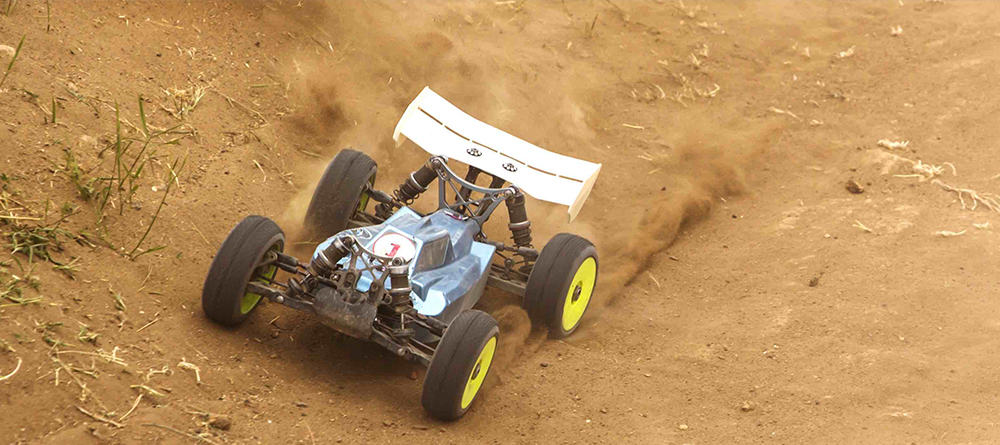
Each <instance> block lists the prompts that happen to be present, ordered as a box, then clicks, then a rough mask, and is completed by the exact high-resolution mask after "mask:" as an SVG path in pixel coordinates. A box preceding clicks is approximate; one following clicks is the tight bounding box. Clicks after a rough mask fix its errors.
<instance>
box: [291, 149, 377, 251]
mask: <svg viewBox="0 0 1000 445" xmlns="http://www.w3.org/2000/svg"><path fill="white" fill-rule="evenodd" d="M377 169H378V167H377V166H376V165H375V161H374V160H372V158H370V157H368V155H366V154H364V153H362V152H360V151H357V150H351V149H345V150H341V151H340V153H337V156H335V157H334V158H333V160H332V161H330V164H329V165H328V166H327V167H326V171H325V172H323V177H322V178H320V180H319V183H318V184H316V190H315V191H313V196H312V200H311V201H310V202H309V208H308V209H307V210H306V217H305V221H304V223H305V228H306V231H307V233H308V234H309V235H310V237H311V238H313V237H317V238H319V239H324V238H326V237H328V236H331V235H333V234H335V233H337V232H340V231H341V230H344V229H346V228H347V226H348V224H350V221H351V218H353V217H354V216H355V215H356V214H358V213H360V212H364V211H365V207H367V206H368V201H369V200H370V199H369V196H368V193H367V189H368V188H369V187H373V186H374V185H375V173H376V170H377Z"/></svg>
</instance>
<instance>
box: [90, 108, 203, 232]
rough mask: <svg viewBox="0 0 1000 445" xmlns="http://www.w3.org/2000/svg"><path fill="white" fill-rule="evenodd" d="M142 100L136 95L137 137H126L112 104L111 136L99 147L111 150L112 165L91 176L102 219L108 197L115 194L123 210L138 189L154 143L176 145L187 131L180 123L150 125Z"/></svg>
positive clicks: (119, 113)
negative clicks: (95, 175) (106, 143)
mask: <svg viewBox="0 0 1000 445" xmlns="http://www.w3.org/2000/svg"><path fill="white" fill-rule="evenodd" d="M143 103H144V100H143V99H142V96H139V122H140V124H141V125H142V127H141V128H137V130H138V131H139V132H140V133H141V137H138V138H130V137H128V136H125V135H124V134H123V133H122V122H123V119H122V117H121V111H120V109H119V107H118V105H117V104H116V105H115V139H114V141H113V142H111V144H109V145H108V146H107V147H105V149H104V150H102V151H101V154H103V153H104V152H106V151H108V150H110V151H111V152H112V155H113V156H114V160H113V165H112V166H111V169H110V171H108V172H107V173H106V174H105V175H103V176H99V177H98V178H96V180H94V187H95V189H96V190H95V191H96V195H95V196H96V199H97V203H98V211H99V213H100V215H101V218H102V219H103V217H104V210H105V208H106V207H107V205H108V202H109V201H110V200H111V198H112V197H115V198H116V199H115V201H117V203H118V214H119V215H122V214H124V212H125V207H126V206H127V205H129V204H131V203H132V198H133V197H134V196H135V192H136V191H137V190H138V189H139V179H140V177H141V176H142V172H143V170H144V169H145V167H146V165H147V163H148V162H149V161H150V160H152V159H154V157H155V154H156V147H158V146H162V145H176V144H178V143H179V141H180V139H181V138H183V137H185V136H187V135H190V134H191V132H187V131H184V130H182V129H181V128H182V127H183V124H178V125H175V126H173V127H169V128H154V127H152V126H151V125H149V123H148V122H147V119H146V110H145V106H144V105H143ZM133 147H138V151H137V152H135V154H132V149H133ZM129 158H131V160H130V159H129Z"/></svg>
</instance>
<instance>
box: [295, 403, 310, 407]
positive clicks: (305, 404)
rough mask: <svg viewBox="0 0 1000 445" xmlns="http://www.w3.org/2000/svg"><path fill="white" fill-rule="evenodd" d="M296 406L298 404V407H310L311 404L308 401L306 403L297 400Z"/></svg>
mask: <svg viewBox="0 0 1000 445" xmlns="http://www.w3.org/2000/svg"><path fill="white" fill-rule="evenodd" d="M295 406H297V407H299V408H308V407H309V404H308V403H306V402H302V401H297V402H295Z"/></svg>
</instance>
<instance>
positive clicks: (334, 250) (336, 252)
mask: <svg viewBox="0 0 1000 445" xmlns="http://www.w3.org/2000/svg"><path fill="white" fill-rule="evenodd" d="M352 244H354V238H350V237H344V238H336V239H334V240H333V242H332V243H330V245H329V246H328V247H327V248H326V249H323V250H322V251H320V253H319V254H318V255H316V258H313V260H312V269H313V271H314V272H316V274H317V275H320V276H324V277H329V276H330V274H331V273H333V269H334V268H335V267H336V266H337V263H338V262H340V260H341V259H343V258H344V257H345V256H347V255H348V254H349V253H351V245H352Z"/></svg>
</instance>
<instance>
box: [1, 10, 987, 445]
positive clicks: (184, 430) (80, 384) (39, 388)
mask: <svg viewBox="0 0 1000 445" xmlns="http://www.w3.org/2000/svg"><path fill="white" fill-rule="evenodd" d="M0 6H2V9H0V45H4V46H3V47H0V76H3V80H0V190H2V191H0V210H2V211H0V232H2V234H3V239H2V241H0V243H2V245H3V249H2V250H3V252H2V253H0V378H3V380H2V381H0V442H9V443H81V444H82V443H149V442H153V443H192V442H199V441H200V442H205V443H279V442H281V443H302V444H313V443H402V442H418V443H429V442H434V443H609V442H616V443H677V444H681V443H878V444H895V443H898V444H911V443H918V444H924V443H953V444H965V443H984V444H985V443H996V442H998V441H1000V429H998V426H997V423H996V422H997V413H998V412H1000V386H998V384H997V382H998V381H1000V355H998V351H1000V340H998V339H1000V322H998V320H1000V302H998V300H997V298H998V297H1000V278H998V275H997V273H996V271H997V270H998V268H1000V255H998V254H997V246H998V233H1000V227H998V226H1000V218H998V217H997V215H998V214H997V212H998V211H1000V202H998V200H997V196H996V195H991V194H990V192H997V191H1000V160H998V158H997V156H998V153H1000V151H998V150H1000V145H998V144H1000V142H998V141H1000V124H998V121H997V115H998V111H1000V96H998V95H997V92H996V85H998V83H1000V79H998V77H997V73H998V72H1000V3H997V2H987V1H980V2H959V1H952V0H945V1H918V0H901V1H897V0H892V1H866V2H861V1H858V2H840V1H826V2H821V1H817V2H791V1H762V2H749V1H746V2H743V1H733V2H721V1H719V2H713V1H694V0H687V1H684V2H680V1H677V2H674V1H626V0H610V1H608V0H601V1H597V0H594V1H575V0H574V1H569V0H567V1H565V2H561V1H560V2H557V1H552V2H543V1H534V0H512V1H457V2H435V3H430V2H416V1H409V2H388V1H387V2H381V1H367V2H350V3H348V2H330V3H318V2H310V1H302V2H296V1H278V0H261V1H242V2H241V1H235V2H222V1H187V2H182V1H159V2H154V1H150V2H139V1H124V0H120V1H94V2H82V1H81V2H70V1H55V0H53V1H51V2H46V1H41V0H18V1H11V0H3V1H0ZM22 40H23V44H22V45H20V50H19V51H18V46H19V42H21V41H22ZM14 53H17V57H16V60H13V64H11V60H12V59H14ZM425 85H430V86H431V87H432V88H434V89H435V90H436V91H437V92H439V93H441V94H442V95H443V96H445V97H446V98H449V99H450V100H451V101H452V102H454V103H455V104H457V105H458V106H459V107H461V108H463V109H464V110H466V111H468V112H469V113H470V114H472V115H474V116H477V117H479V118H481V119H483V120H485V121H487V122H489V123H491V124H493V125H496V126H498V127H500V128H503V129H505V130H507V131H509V132H511V133H513V134H516V135H519V136H521V137H523V138H524V139H526V140H528V141H531V142H533V143H536V144H538V145H541V146H543V147H546V148H548V149H550V150H553V151H557V152H562V153H566V154H571V155H574V156H577V157H581V158H584V159H588V160H593V161H596V162H601V163H603V165H604V167H603V170H602V173H601V176H600V178H599V180H598V183H597V185H596V187H595V188H594V191H593V194H592V196H591V199H590V201H589V202H588V203H587V205H586V206H585V207H584V209H583V212H582V213H581V216H580V217H579V218H578V219H577V220H576V221H575V222H574V223H572V224H566V223H565V218H564V213H563V211H564V210H563V209H560V208H556V207H554V206H549V205H546V204H542V203H532V204H531V205H530V207H529V213H530V214H531V215H533V217H534V219H535V221H536V222H535V227H536V228H537V229H536V238H537V239H542V240H544V239H547V238H548V237H549V236H551V235H552V234H554V233H556V232H558V231H574V232H577V233H580V234H583V235H585V236H587V237H589V238H591V239H592V240H594V242H595V243H596V244H597V246H598V248H599V250H600V254H601V260H602V265H601V273H602V277H601V280H600V283H599V285H598V295H597V297H596V298H597V300H596V301H595V303H594V304H593V305H592V306H593V307H592V309H591V310H590V311H589V312H588V315H587V317H586V318H585V320H584V325H583V326H582V327H581V329H580V330H579V331H578V332H577V333H576V334H575V335H574V336H572V337H571V338H569V339H567V340H564V341H551V340H547V339H546V333H545V332H539V331H537V330H536V331H531V330H530V328H529V323H528V322H527V317H526V315H525V314H524V312H523V311H521V310H520V309H519V307H518V306H517V303H518V302H517V301H516V300H512V299H511V297H510V296H506V295H503V294H500V293H498V292H491V293H490V294H488V295H487V296H486V298H485V300H484V301H483V302H482V307H483V309H485V310H488V311H490V312H491V313H493V314H494V315H495V316H496V317H497V318H498V319H499V320H500V322H501V326H502V335H503V337H502V340H501V341H502V346H501V352H500V359H499V360H500V364H499V368H498V369H497V372H494V373H492V374H491V377H490V379H489V381H488V382H487V389H486V392H485V393H484V394H483V395H482V397H481V398H480V400H478V401H477V404H476V405H475V406H474V408H473V409H472V410H471V411H470V413H469V414H468V415H467V416H466V417H465V418H464V419H462V420H460V421H458V422H453V423H439V422H436V421H434V420H432V419H430V418H429V417H428V416H427V415H426V414H425V413H424V412H423V411H422V409H421V408H420V402H419V394H420V380H421V378H422V375H423V369H421V368H420V367H419V366H417V365H414V364H411V363H407V362H403V361H401V360H399V359H397V358H395V357H393V356H392V355H391V354H389V353H387V352H384V351H382V350H381V349H379V348H378V347H377V346H374V345H372V344H368V343H363V342H359V341H355V340H352V339H349V338H346V337H344V336H341V335H339V334H336V333H334V332H332V331H331V330H329V329H327V328H325V327H323V326H322V325H320V323H319V322H318V321H317V320H315V319H314V318H311V317H308V316H306V315H305V314H301V313H295V312H292V311H290V310H288V309H285V308H282V307H279V306H278V305H274V304H271V305H265V306H263V307H261V308H259V309H258V310H257V311H256V313H255V314H254V316H253V317H252V318H251V320H249V321H248V322H247V323H246V324H245V325H243V326H241V327H239V328H238V329H223V328H220V327H217V326H215V325H213V324H211V323H209V322H208V320H207V319H206V318H205V317H204V315H203V314H202V311H201V308H200V294H201V286H202V281H203V279H204V275H205V272H206V270H207V268H208V265H209V263H210V262H211V260H212V257H213V255H214V254H215V251H216V249H217V247H218V246H219V244H220V243H221V242H222V240H223V239H224V238H225V236H226V234H227V233H228V231H229V229H230V228H231V227H232V226H233V225H234V224H235V223H236V222H237V221H239V220H240V219H241V218H243V217H244V216H245V215H247V214H251V213H255V214H261V215H267V216H270V217H272V218H274V219H276V220H278V221H279V222H280V223H281V224H282V225H283V227H285V228H286V230H287V231H288V232H289V233H290V234H294V233H295V231H296V228H297V224H298V222H299V221H300V220H301V216H302V210H303V208H304V204H305V203H306V202H307V199H308V197H309V194H310V193H311V188H312V186H313V183H314V182H315V181H316V179H317V177H318V175H319V173H320V172H321V170H322V168H323V166H324V165H325V163H326V162H328V160H329V159H330V158H331V157H332V156H333V155H334V154H335V153H336V152H337V151H338V150H340V149H341V148H343V147H348V146H353V147H355V148H358V149H361V150H364V151H365V152H367V153H368V154H370V155H371V156H372V157H374V158H375V159H376V160H377V161H378V163H379V168H380V170H379V172H380V173H379V177H378V186H379V187H380V188H382V189H391V188H393V187H394V186H395V185H396V184H397V183H398V182H399V181H400V180H401V179H402V177H403V176H402V175H403V174H404V173H405V172H407V171H410V170H412V169H413V168H415V167H416V166H418V165H419V164H420V163H421V162H422V161H423V160H424V154H423V152H422V151H420V150H419V149H418V148H417V147H415V146H413V145H404V146H402V147H398V148H397V147H395V146H394V145H393V144H392V142H391V134H392V128H393V126H394V125H395V122H396V119H398V117H399V115H400V114H401V113H402V110H403V109H404V107H405V105H406V104H407V103H408V102H409V101H410V100H411V99H412V98H413V97H414V96H415V95H416V94H417V93H418V92H419V91H420V89H421V88H422V87H424V86H425ZM116 110H117V111H116ZM116 116H117V117H116ZM907 141H908V143H906V142H907ZM116 153H117V156H116ZM849 181H854V183H853V184H852V185H850V186H849V185H848V182H849ZM855 185H856V186H857V187H855ZM848 189H854V190H853V192H852V191H850V190H848ZM855 192H860V193H855ZM502 226H503V222H502V221H499V222H498V223H497V224H496V227H499V228H502ZM150 227H151V228H150ZM147 231H148V234H147V233H146V232H147ZM498 236H501V237H502V236H504V235H503V234H502V232H501V233H499V234H498ZM300 247H302V250H305V249H307V248H308V246H300ZM195 369H197V371H195ZM199 380H200V382H199Z"/></svg>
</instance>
